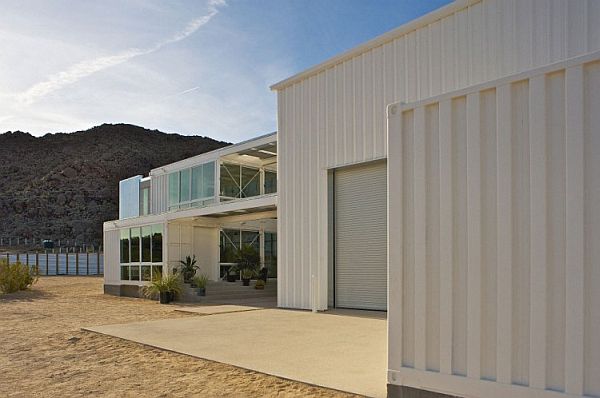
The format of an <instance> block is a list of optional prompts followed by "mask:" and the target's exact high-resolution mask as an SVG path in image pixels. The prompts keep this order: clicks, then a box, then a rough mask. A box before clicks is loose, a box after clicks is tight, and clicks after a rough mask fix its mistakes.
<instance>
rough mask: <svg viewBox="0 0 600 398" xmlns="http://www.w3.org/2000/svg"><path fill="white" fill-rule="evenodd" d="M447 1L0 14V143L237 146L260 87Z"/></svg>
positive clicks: (173, 4)
mask: <svg viewBox="0 0 600 398" xmlns="http://www.w3.org/2000/svg"><path fill="white" fill-rule="evenodd" d="M449 2H450V1H449V0H410V1H409V0H406V1H404V0H396V1H393V0H390V1H388V0H226V1H224V0H204V1H201V0H197V1H174V0H171V1H158V0H157V1H145V0H129V1H113V0H104V1H93V0H84V1H76V0H72V1H65V0H53V1H46V0H37V1H30V0H3V1H2V3H0V132H4V131H9V130H22V131H29V132H31V133H32V134H35V135H42V134H44V133H48V132H70V131H76V130H82V129H87V128H89V127H92V126H94V125H98V124H101V123H119V122H123V123H132V124H136V125H140V126H143V127H146V128H151V129H158V130H162V131H165V132H177V133H181V134H198V135H207V136H210V137H214V138H217V139H222V140H226V141H233V142H235V141H240V140H243V139H248V138H251V137H253V136H256V135H260V134H263V133H267V132H271V131H274V130H275V129H276V95H275V93H273V92H271V91H270V90H269V86H270V85H271V84H273V83H276V82H277V81H279V80H282V79H284V78H287V77H289V76H291V75H293V74H296V73H298V72H301V71H302V70H304V69H306V68H308V67H310V66H313V65H315V64H318V63H320V62H322V61H325V60H326V59H328V58H330V57H332V56H335V55H336V54H338V53H340V52H342V51H345V50H348V49H350V48H352V47H354V46H356V45H358V44H360V43H362V42H364V41H367V40H369V39H372V38H373V37H376V36H378V35H380V34H382V33H385V32H386V31H388V30H390V29H393V28H395V27H397V26H399V25H401V24H403V23H405V22H408V21H410V20H412V19H414V18H416V17H419V16H421V15H423V14H425V13H427V12H429V11H432V10H434V9H436V8H438V7H441V6H443V5H444V4H447V3H449Z"/></svg>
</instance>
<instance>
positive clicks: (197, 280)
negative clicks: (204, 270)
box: [194, 275, 208, 288]
mask: <svg viewBox="0 0 600 398" xmlns="http://www.w3.org/2000/svg"><path fill="white" fill-rule="evenodd" d="M206 282H208V277H207V276H206V275H197V276H195V277H194V284H195V285H196V286H197V287H199V288H204V287H206Z"/></svg>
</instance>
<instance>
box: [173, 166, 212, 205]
mask: <svg viewBox="0 0 600 398" xmlns="http://www.w3.org/2000/svg"><path fill="white" fill-rule="evenodd" d="M214 196H215V163H214V162H209V163H205V164H201V165H199V166H195V167H192V168H188V169H183V170H180V171H176V172H174V173H170V174H169V210H173V209H183V208H187V207H196V206H204V205H206V204H208V203H212V202H213V201H214Z"/></svg>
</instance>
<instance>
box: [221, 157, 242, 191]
mask: <svg viewBox="0 0 600 398" xmlns="http://www.w3.org/2000/svg"><path fill="white" fill-rule="evenodd" d="M221 196H227V197H230V198H239V197H240V166H238V165H236V164H228V163H223V164H221Z"/></svg>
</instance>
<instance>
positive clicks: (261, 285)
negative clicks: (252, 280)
mask: <svg viewBox="0 0 600 398" xmlns="http://www.w3.org/2000/svg"><path fill="white" fill-rule="evenodd" d="M254 288H255V289H258V290H264V289H265V281H263V280H262V279H257V280H256V284H255V285H254Z"/></svg>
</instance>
